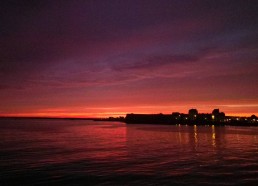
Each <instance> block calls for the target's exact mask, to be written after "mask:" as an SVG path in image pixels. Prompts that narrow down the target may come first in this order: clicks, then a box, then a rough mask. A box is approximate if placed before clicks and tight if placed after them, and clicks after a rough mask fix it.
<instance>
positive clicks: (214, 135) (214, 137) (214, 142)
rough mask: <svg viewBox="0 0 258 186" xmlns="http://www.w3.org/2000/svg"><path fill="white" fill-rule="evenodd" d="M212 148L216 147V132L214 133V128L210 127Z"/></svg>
mask: <svg viewBox="0 0 258 186" xmlns="http://www.w3.org/2000/svg"><path fill="white" fill-rule="evenodd" d="M211 128H212V146H213V147H216V132H215V126H214V125H212V126H211Z"/></svg>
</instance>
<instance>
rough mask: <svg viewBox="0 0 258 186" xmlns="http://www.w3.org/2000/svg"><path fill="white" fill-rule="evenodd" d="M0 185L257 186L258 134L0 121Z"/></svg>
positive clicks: (257, 130)
mask: <svg viewBox="0 0 258 186" xmlns="http://www.w3.org/2000/svg"><path fill="white" fill-rule="evenodd" d="M0 185H1V186H4V185H258V127H232V126H225V127H216V126H185V125H181V126H168V125H136V124H131V125H126V124H124V123H119V122H94V121H87V120H37V119H34V120H33V119H31V120H26V119H21V120H10V119H9V120H3V119H2V120H0Z"/></svg>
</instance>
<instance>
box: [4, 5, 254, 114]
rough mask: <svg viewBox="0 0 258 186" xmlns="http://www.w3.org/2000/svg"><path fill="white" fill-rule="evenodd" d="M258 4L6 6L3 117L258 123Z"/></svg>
mask: <svg viewBox="0 0 258 186" xmlns="http://www.w3.org/2000/svg"><path fill="white" fill-rule="evenodd" d="M257 10H258V3H257V1H256V0H227V1H225V0H216V1H215V0H214V1H212V0H182V1H181V0H180V1H179V0H86V1H85V0H76V1H69V0H62V1H58V0H55V1H52V0H49V1H48V0H45V1H40V0H39V1H33V0H27V1H21V0H17V1H15V0H10V1H1V2H0V116H50V117H108V116H120V115H125V114H126V113H166V114H168V113H172V112H175V111H179V112H184V113H187V112H188V110H189V109H190V108H197V109H198V111H199V112H201V113H210V112H211V111H212V110H213V109H214V108H219V109H220V110H221V111H223V112H225V113H226V115H239V116H250V115H251V114H256V115H258V86H257V85H258V73H257V71H258V13H257Z"/></svg>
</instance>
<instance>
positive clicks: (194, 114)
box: [188, 109, 198, 120]
mask: <svg viewBox="0 0 258 186" xmlns="http://www.w3.org/2000/svg"><path fill="white" fill-rule="evenodd" d="M188 114H189V119H190V120H195V119H196V118H197V116H198V111H197V109H190V110H189V112H188Z"/></svg>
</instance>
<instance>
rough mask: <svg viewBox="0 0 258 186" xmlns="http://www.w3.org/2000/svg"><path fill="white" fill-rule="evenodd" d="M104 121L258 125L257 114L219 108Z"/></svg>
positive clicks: (113, 118) (127, 116) (114, 118)
mask: <svg viewBox="0 0 258 186" xmlns="http://www.w3.org/2000/svg"><path fill="white" fill-rule="evenodd" d="M98 120H104V121H121V122H125V123H127V124H171V125H178V124H183V125H218V126H223V125H235V126H258V118H257V116H255V115H252V116H250V117H238V116H226V115H225V113H224V112H220V110H219V109H214V110H213V111H212V112H211V113H199V112H198V110H197V109H195V108H192V109H190V110H189V111H188V114H185V113H180V112H173V113H172V114H162V113H160V114H133V113H131V114H127V115H126V117H109V118H106V119H98Z"/></svg>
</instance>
